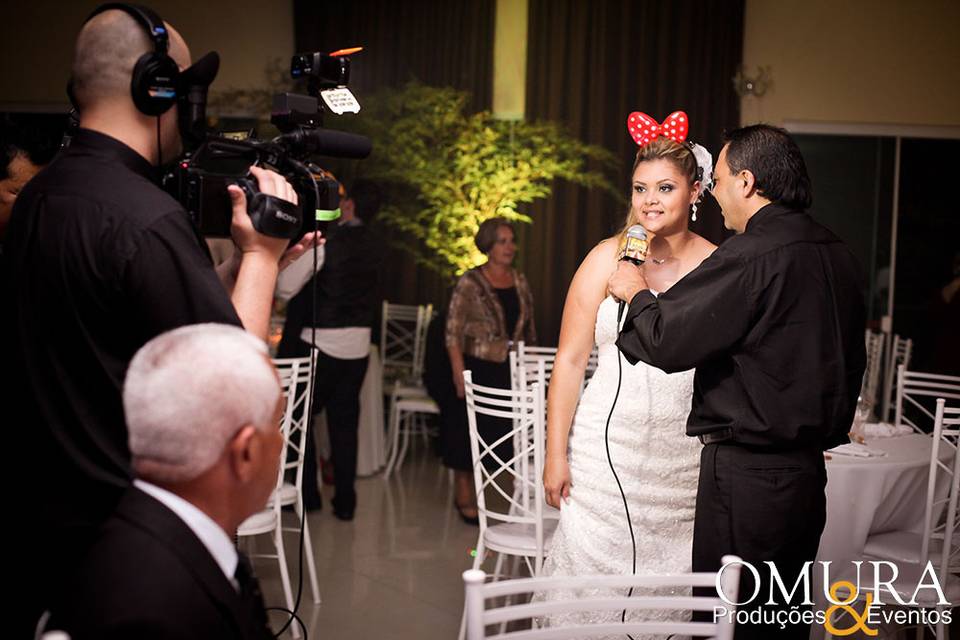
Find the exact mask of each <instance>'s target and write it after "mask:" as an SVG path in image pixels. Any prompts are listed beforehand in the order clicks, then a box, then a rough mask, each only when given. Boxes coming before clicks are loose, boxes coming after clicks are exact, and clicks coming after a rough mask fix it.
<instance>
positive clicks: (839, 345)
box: [617, 205, 866, 449]
mask: <svg viewBox="0 0 960 640" xmlns="http://www.w3.org/2000/svg"><path fill="white" fill-rule="evenodd" d="M860 283H861V278H860V269H859V266H858V265H857V262H856V259H855V258H854V257H853V255H852V254H851V253H850V251H849V250H848V249H847V247H846V246H845V245H844V244H843V243H842V242H841V241H840V239H839V238H837V237H836V236H835V235H834V234H833V233H832V232H830V231H829V230H828V229H826V228H825V227H823V226H822V225H820V224H818V223H817V222H815V221H814V220H813V218H812V217H810V216H809V215H808V214H806V213H803V212H800V211H792V210H790V209H787V208H785V207H782V206H779V205H767V206H766V207H764V208H763V209H761V210H760V211H758V212H757V213H756V214H755V215H754V216H753V217H752V218H751V219H750V220H749V222H748V223H747V227H746V230H745V231H744V233H742V234H740V235H737V236H735V237H733V238H730V239H729V240H727V241H726V242H725V243H724V244H723V245H722V246H720V247H719V248H718V249H717V250H716V251H715V252H714V253H713V254H712V255H711V256H710V257H708V258H707V259H706V260H704V261H703V263H702V264H701V265H700V266H699V267H697V268H696V269H694V270H693V271H691V272H690V273H689V274H687V276H686V277H684V278H683V279H681V280H680V281H679V282H677V283H676V284H675V285H673V286H672V287H671V288H670V289H669V290H668V291H667V292H665V293H664V294H662V295H661V296H660V297H659V298H657V297H655V296H654V295H653V294H651V293H650V292H649V291H641V292H639V293H638V294H637V295H636V296H634V298H633V300H632V301H631V302H630V308H629V310H628V312H627V317H626V322H625V324H624V328H623V330H622V331H621V333H620V337H619V339H618V341H617V345H618V346H619V347H620V351H622V352H623V354H624V355H625V356H626V358H627V360H628V361H630V362H631V363H636V362H637V361H638V360H643V361H644V362H647V363H649V364H651V365H653V366H656V367H659V368H661V369H663V370H664V371H667V372H676V371H683V370H686V369H691V368H693V367H696V369H697V371H696V375H695V378H694V393H693V406H692V409H691V412H690V417H689V419H688V422H687V434H688V435H691V436H696V435H701V434H705V433H710V432H714V431H720V430H722V429H724V428H730V429H732V430H733V438H734V441H735V442H737V443H741V444H744V445H753V446H758V447H770V448H780V449H790V448H800V447H819V448H829V447H832V446H835V445H837V444H839V443H842V442H847V432H848V431H849V430H850V425H851V423H852V421H853V413H854V409H855V407H856V402H857V395H858V393H859V390H860V384H861V380H862V378H863V371H864V367H865V364H866V354H865V348H864V341H863V331H864V327H865V321H866V317H865V312H864V305H863V295H862V292H861V288H860Z"/></svg>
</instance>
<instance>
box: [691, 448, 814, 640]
mask: <svg viewBox="0 0 960 640" xmlns="http://www.w3.org/2000/svg"><path fill="white" fill-rule="evenodd" d="M826 477H827V476H826V470H825V468H824V463H823V453H822V452H820V451H818V450H803V451H787V452H770V451H760V450H756V449H752V448H750V449H748V448H744V447H741V446H737V445H732V444H726V443H720V444H709V445H706V446H704V448H703V452H702V454H701V456H700V485H699V489H698V491H697V510H696V519H695V522H694V534H693V570H694V571H710V572H714V571H717V570H718V569H720V567H721V566H722V562H721V558H722V557H723V556H724V555H726V554H735V555H738V556H740V557H741V558H742V559H743V560H744V561H745V562H749V563H751V564H752V565H753V566H754V567H756V569H757V572H758V574H759V576H760V582H759V593H758V595H757V596H756V598H755V599H754V601H753V602H752V603H751V604H748V605H744V606H742V607H740V609H741V610H743V611H745V612H748V611H751V610H753V609H757V608H759V609H760V612H759V613H761V614H762V613H764V612H767V613H768V615H770V613H772V612H775V611H776V610H777V609H778V608H779V609H785V610H786V611H789V610H790V603H783V602H782V600H783V597H782V595H781V592H780V589H779V588H778V587H774V590H773V591H774V595H775V598H774V599H775V601H777V604H776V605H774V606H769V605H766V604H764V603H766V602H767V600H768V598H769V596H770V582H771V577H770V571H769V569H768V568H767V565H765V564H764V562H765V561H771V562H773V563H774V564H775V565H776V567H777V569H778V570H779V573H780V576H781V578H782V579H783V583H784V585H785V586H786V589H787V592H788V593H789V592H790V590H791V589H792V588H793V585H794V583H795V582H796V580H797V578H798V576H799V575H800V571H802V570H803V565H804V563H805V562H807V561H813V560H814V559H815V558H816V555H817V547H818V546H819V545H820V534H821V533H823V525H824V523H825V521H826V498H825V495H824V487H825V486H826ZM756 588H757V583H756V581H755V579H754V576H753V574H752V573H751V572H750V571H749V570H748V569H747V568H746V567H743V569H742V570H741V580H740V595H739V596H738V597H737V600H738V601H739V602H743V601H744V600H746V599H748V598H749V597H750V595H751V594H752V593H753V591H754V589H756ZM815 588H816V586H815V585H813V583H812V582H811V590H813V589H815ZM707 591H709V592H710V595H713V596H716V591H715V590H713V589H710V590H707ZM704 593H706V592H704ZM802 600H803V595H802V593H799V592H798V593H797V594H795V595H794V597H793V603H794V604H797V605H799V604H800V602H801V601H802ZM804 610H805V609H804V608H803V607H802V606H801V607H800V611H804ZM741 615H745V614H741ZM755 615H756V614H755ZM708 616H709V618H708V619H712V615H710V614H708ZM698 618H699V619H704V618H702V617H700V616H698ZM809 632H810V626H809V625H804V624H799V625H788V626H787V628H786V629H782V628H781V627H780V625H778V624H773V625H764V624H760V625H757V624H745V625H741V624H738V625H737V627H736V638H737V640H743V639H744V638H758V639H760V638H762V639H764V640H767V639H769V638H798V639H799V638H803V639H804V640H806V638H807V637H808V635H809Z"/></svg>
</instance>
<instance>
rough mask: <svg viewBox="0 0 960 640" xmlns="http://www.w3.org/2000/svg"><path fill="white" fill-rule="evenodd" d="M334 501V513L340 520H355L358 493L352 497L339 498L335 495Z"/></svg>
mask: <svg viewBox="0 0 960 640" xmlns="http://www.w3.org/2000/svg"><path fill="white" fill-rule="evenodd" d="M332 502H333V515H334V516H336V517H337V519H338V520H345V521H350V520H353V513H354V511H356V509H357V496H356V495H354V496H351V497H350V498H339V497H337V496H334V497H333V501H332Z"/></svg>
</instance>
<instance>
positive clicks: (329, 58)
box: [163, 48, 371, 240]
mask: <svg viewBox="0 0 960 640" xmlns="http://www.w3.org/2000/svg"><path fill="white" fill-rule="evenodd" d="M359 50H360V49H359V48H356V49H349V50H342V51H335V52H333V53H328V54H325V53H318V52H314V53H305V54H297V55H295V56H293V58H292V59H291V62H290V75H291V77H293V78H295V79H299V78H306V79H307V81H308V91H309V93H310V95H301V94H296V93H281V94H277V95H275V96H274V99H273V109H272V112H271V116H270V121H271V122H272V123H273V124H274V125H275V126H276V127H277V128H278V129H279V130H280V132H281V135H279V136H277V137H276V138H273V139H272V140H269V141H267V140H258V139H255V138H247V139H237V138H234V137H230V136H225V135H210V136H207V135H206V129H205V123H206V111H205V104H206V92H205V90H204V91H203V96H202V99H199V98H198V99H197V100H195V101H194V102H193V103H192V104H191V109H190V116H189V117H190V118H191V120H192V123H191V124H189V125H186V126H182V127H181V129H182V130H189V131H193V132H197V131H198V130H199V131H200V132H201V134H200V135H193V136H191V137H192V138H194V139H196V140H198V141H200V144H199V146H198V147H197V148H196V150H193V151H190V152H188V153H187V154H186V155H185V156H184V157H183V158H182V159H181V160H180V161H178V162H177V163H176V165H175V166H174V167H173V169H172V170H171V171H169V172H167V173H166V174H165V175H164V178H163V184H164V188H165V189H167V191H168V192H170V193H171V194H172V195H173V196H174V197H175V198H176V199H177V200H178V201H179V202H180V203H181V204H183V206H184V208H185V209H186V210H187V212H188V213H189V214H190V216H191V217H192V218H193V219H194V221H195V223H196V225H197V227H198V228H199V229H200V232H201V233H202V234H203V235H204V236H212V237H229V236H230V224H231V219H232V217H233V210H232V205H231V201H230V196H229V193H228V192H227V187H228V186H229V185H231V184H235V185H238V186H239V187H240V188H241V189H243V191H244V193H245V194H246V196H247V212H248V213H249V214H250V218H251V220H252V221H253V226H254V228H255V229H256V230H257V231H259V232H260V233H263V234H265V235H269V236H273V237H276V238H289V239H291V240H295V239H297V238H299V237H301V236H302V235H303V234H304V233H305V232H306V231H308V230H310V229H313V228H314V226H316V227H318V228H319V229H320V230H321V231H323V230H324V228H325V227H326V225H327V224H329V222H330V221H331V220H334V219H336V218H337V217H339V215H340V212H339V206H340V195H339V184H338V183H337V181H336V180H335V179H334V178H333V176H332V175H331V174H330V173H328V172H326V171H325V170H323V169H321V168H320V167H318V166H317V165H315V164H313V163H311V162H309V157H310V156H312V155H326V156H333V157H339V158H365V157H367V156H368V155H369V154H370V150H371V143H370V140H369V139H368V138H366V137H364V136H359V135H355V134H351V133H345V132H342V131H334V130H329V129H323V128H321V127H322V123H323V106H322V103H321V99H322V100H323V103H326V105H327V108H329V109H330V110H332V111H334V112H335V113H343V112H344V111H354V112H356V111H359V108H360V105H359V104H357V102H356V99H355V98H353V94H352V93H350V90H349V89H347V88H346V85H347V82H348V81H349V77H350V59H349V55H350V54H352V53H356V52H357V51H359ZM181 111H184V110H183V109H181ZM181 115H183V114H182V113H181ZM251 165H254V166H261V167H267V168H270V169H273V170H275V171H276V172H277V173H280V174H281V175H283V176H284V177H285V178H286V179H287V180H288V181H289V182H290V184H291V185H292V186H293V188H294V189H295V190H296V192H297V195H298V198H299V201H300V204H299V205H293V204H292V203H289V202H287V201H285V200H281V199H280V198H276V197H273V196H270V195H267V194H264V193H260V191H259V189H258V187H257V181H256V179H255V178H254V177H252V176H251V175H250V173H249V167H250V166H251ZM304 214H306V215H304ZM314 220H315V222H314ZM308 223H309V224H308Z"/></svg>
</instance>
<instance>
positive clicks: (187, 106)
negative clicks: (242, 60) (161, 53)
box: [177, 51, 220, 150]
mask: <svg viewBox="0 0 960 640" xmlns="http://www.w3.org/2000/svg"><path fill="white" fill-rule="evenodd" d="M219 69H220V55H219V54H218V53H217V52H216V51H211V52H210V53H208V54H207V55H205V56H203V57H202V58H200V59H199V60H197V61H196V62H194V63H193V64H192V65H191V66H190V67H188V68H187V69H184V70H183V72H182V73H181V74H180V79H179V81H178V82H179V87H178V88H177V101H178V114H177V117H178V123H177V125H178V126H179V128H180V137H181V138H182V140H183V143H184V146H185V147H186V148H187V149H188V150H193V149H196V148H197V147H199V146H200V145H201V144H202V143H203V141H204V140H206V138H207V89H208V88H209V87H210V83H211V82H213V79H214V78H216V77H217V71H219Z"/></svg>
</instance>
